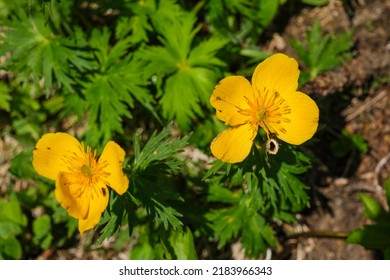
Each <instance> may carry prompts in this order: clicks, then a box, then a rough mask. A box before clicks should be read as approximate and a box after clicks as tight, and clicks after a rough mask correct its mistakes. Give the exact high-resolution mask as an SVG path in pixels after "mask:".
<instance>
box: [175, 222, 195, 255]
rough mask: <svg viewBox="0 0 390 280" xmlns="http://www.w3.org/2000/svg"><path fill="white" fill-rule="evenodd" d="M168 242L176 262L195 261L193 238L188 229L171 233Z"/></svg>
mask: <svg viewBox="0 0 390 280" xmlns="http://www.w3.org/2000/svg"><path fill="white" fill-rule="evenodd" d="M168 240H169V242H170V244H171V246H172V248H173V251H174V253H175V255H176V256H175V257H176V259H178V260H196V259H197V255H196V250H195V244H194V237H193V235H192V232H191V230H190V229H188V228H186V229H185V230H184V231H182V232H180V231H172V232H171V235H170V236H169V239H168Z"/></svg>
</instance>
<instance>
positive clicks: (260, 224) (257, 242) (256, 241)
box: [241, 214, 276, 258]
mask: <svg viewBox="0 0 390 280" xmlns="http://www.w3.org/2000/svg"><path fill="white" fill-rule="evenodd" d="M241 242H242V245H243V247H244V248H245V254H246V255H247V256H251V257H253V258H258V257H259V256H260V254H261V253H263V252H265V250H266V249H267V248H268V247H274V246H275V245H276V241H275V238H274V235H273V232H272V229H271V228H270V226H269V225H267V224H266V222H265V220H264V218H263V217H261V216H260V215H258V214H254V215H252V216H251V217H248V219H247V220H246V222H245V225H244V227H243V230H242V237H241Z"/></svg>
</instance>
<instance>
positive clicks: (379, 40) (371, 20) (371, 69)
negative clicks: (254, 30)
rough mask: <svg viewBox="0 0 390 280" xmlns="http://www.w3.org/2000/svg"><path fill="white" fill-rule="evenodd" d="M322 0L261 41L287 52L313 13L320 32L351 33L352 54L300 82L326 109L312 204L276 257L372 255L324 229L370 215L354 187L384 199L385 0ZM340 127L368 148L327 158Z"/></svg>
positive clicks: (388, 158)
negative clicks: (359, 137) (322, 4)
mask: <svg viewBox="0 0 390 280" xmlns="http://www.w3.org/2000/svg"><path fill="white" fill-rule="evenodd" d="M329 2H330V3H329V5H327V6H325V7H317V8H314V9H310V8H305V9H302V10H301V11H300V13H299V14H298V15H296V16H294V17H293V18H291V20H290V21H289V22H288V24H287V25H286V29H285V30H284V32H282V33H281V34H275V35H274V36H273V39H272V40H271V42H270V44H269V45H268V48H269V50H270V51H273V52H277V51H280V52H285V53H289V54H290V55H292V56H294V52H293V50H292V48H291V47H290V46H289V44H288V43H287V42H288V39H289V38H297V39H304V34H305V32H306V30H307V28H308V27H310V26H312V23H313V22H314V20H315V19H318V20H319V21H320V23H321V27H322V29H323V30H325V31H326V32H329V33H331V34H337V33H340V32H346V31H348V30H352V31H353V38H354V50H353V58H352V59H350V60H349V61H346V62H345V64H344V65H343V66H342V67H339V68H337V69H334V70H332V71H328V72H326V73H324V74H322V75H320V76H319V77H317V78H316V79H315V80H314V81H312V82H310V83H308V84H306V85H305V86H304V87H303V88H302V91H303V92H306V93H308V94H311V95H312V96H313V98H315V99H318V100H321V103H326V104H328V107H327V108H328V109H327V110H321V117H320V118H321V120H320V122H321V123H322V124H325V128H324V129H323V130H322V131H320V132H319V133H318V134H319V136H318V137H319V143H318V145H317V147H318V151H316V155H315V156H316V158H317V164H316V166H315V167H314V169H313V170H312V174H310V175H309V177H308V178H307V180H308V181H309V182H310V184H311V185H312V187H313V190H312V196H313V201H312V208H311V209H310V211H308V212H307V213H305V214H304V215H303V216H302V217H301V223H300V225H298V226H296V227H294V228H293V229H291V230H292V231H293V232H295V233H299V232H303V233H302V234H300V235H299V234H296V235H294V237H295V238H292V239H290V240H289V244H290V246H289V247H288V248H284V250H283V251H282V253H281V254H280V255H277V256H276V257H281V258H290V259H373V258H376V257H377V255H376V254H375V252H373V251H370V250H365V249H364V248H363V247H361V246H359V245H349V244H346V243H345V242H344V240H343V238H340V237H330V236H329V235H332V234H333V235H337V234H338V233H340V234H341V235H343V234H344V233H345V232H349V231H351V230H353V229H356V228H357V227H360V226H362V225H364V224H367V223H369V222H370V221H369V220H367V219H366V218H365V217H364V208H363V205H362V203H361V201H360V199H359V195H358V194H359V193H366V194H369V195H371V196H373V197H375V198H376V199H378V200H379V201H380V202H381V203H382V204H383V206H384V207H387V205H386V203H385V199H384V193H383V181H384V179H386V178H388V177H389V175H390V122H389V120H390V110H389V108H390V85H389V77H390V1H389V0H377V1H343V2H349V3H350V4H349V5H345V4H344V5H343V3H342V1H338V0H334V1H329ZM329 108H330V109H329ZM343 129H345V130H347V131H348V132H349V133H351V134H357V135H362V136H363V137H364V139H365V141H366V142H367V144H368V147H369V149H368V152H367V153H366V154H364V153H363V154H361V153H356V152H352V153H349V154H348V155H347V156H345V157H343V158H335V157H334V155H333V154H332V152H331V151H330V150H329V149H327V148H325V149H324V148H323V147H329V143H330V142H332V141H334V140H337V137H338V135H340V131H341V130H343ZM321 143H328V145H321ZM324 231H326V232H324ZM329 231H331V233H329Z"/></svg>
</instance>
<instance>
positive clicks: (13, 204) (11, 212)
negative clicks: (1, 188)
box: [0, 192, 27, 228]
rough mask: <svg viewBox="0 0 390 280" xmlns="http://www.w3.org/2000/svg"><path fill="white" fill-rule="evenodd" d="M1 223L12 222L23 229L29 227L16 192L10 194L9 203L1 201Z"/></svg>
mask: <svg viewBox="0 0 390 280" xmlns="http://www.w3.org/2000/svg"><path fill="white" fill-rule="evenodd" d="M0 222H11V223H13V224H15V225H18V226H20V227H21V228H24V227H25V226H26V225H27V218H26V216H25V215H24V214H23V212H22V208H21V206H20V204H19V201H18V199H17V197H16V194H15V193H14V192H12V193H10V195H9V201H4V200H3V199H1V200H0Z"/></svg>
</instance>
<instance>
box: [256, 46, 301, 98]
mask: <svg viewBox="0 0 390 280" xmlns="http://www.w3.org/2000/svg"><path fill="white" fill-rule="evenodd" d="M298 78H299V69H298V63H297V61H296V60H295V59H293V58H290V57H288V56H286V55H284V54H280V53H279V54H274V55H272V56H270V57H269V58H267V59H265V60H264V61H263V62H261V63H260V64H259V65H258V66H257V67H256V69H255V72H254V73H253V76H252V86H253V89H254V90H255V94H264V91H265V90H268V91H271V93H273V92H278V93H279V94H281V95H283V94H284V93H291V92H295V91H296V89H297V87H298Z"/></svg>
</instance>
